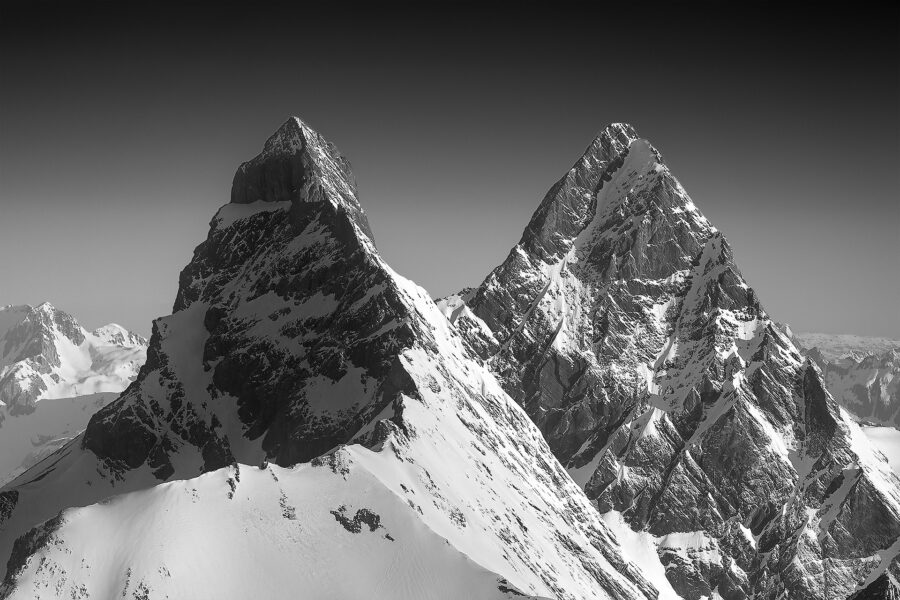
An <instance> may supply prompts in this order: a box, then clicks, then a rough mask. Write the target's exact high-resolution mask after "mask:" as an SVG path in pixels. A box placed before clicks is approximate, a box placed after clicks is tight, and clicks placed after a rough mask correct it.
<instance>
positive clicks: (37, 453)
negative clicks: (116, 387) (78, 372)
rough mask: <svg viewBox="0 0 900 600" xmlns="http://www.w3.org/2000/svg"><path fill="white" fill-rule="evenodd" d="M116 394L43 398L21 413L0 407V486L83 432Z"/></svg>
mask: <svg viewBox="0 0 900 600" xmlns="http://www.w3.org/2000/svg"><path fill="white" fill-rule="evenodd" d="M117 396H118V394H116V393H113V392H106V393H99V394H88V395H85V396H76V397H74V398H53V399H44V400H42V401H40V402H38V403H37V404H35V406H34V410H32V411H31V412H28V413H25V414H18V415H10V412H9V408H7V407H5V406H4V407H0V485H2V484H4V483H6V482H7V481H10V480H11V479H13V478H15V477H16V476H17V475H18V474H19V473H21V472H22V471H24V470H25V469H27V468H28V467H30V466H31V465H33V464H35V463H37V462H38V461H39V460H40V459H42V458H44V457H45V456H48V455H49V454H51V453H52V452H54V451H56V450H58V449H59V448H61V447H62V446H63V445H64V444H65V443H66V442H68V441H69V440H71V439H72V438H74V437H75V436H76V435H78V434H79V433H81V432H82V431H83V430H84V428H85V427H86V426H87V424H88V421H89V420H90V418H91V417H92V416H93V414H94V413H95V412H97V411H98V410H100V409H101V408H103V407H104V406H106V405H107V404H109V403H110V402H112V401H113V400H114V399H115V398H116V397H117Z"/></svg>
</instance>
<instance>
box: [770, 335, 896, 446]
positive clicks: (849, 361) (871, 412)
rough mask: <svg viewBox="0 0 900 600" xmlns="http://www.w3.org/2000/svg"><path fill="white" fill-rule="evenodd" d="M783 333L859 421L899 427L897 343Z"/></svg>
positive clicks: (860, 338) (836, 398) (845, 336)
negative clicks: (817, 368)
mask: <svg viewBox="0 0 900 600" xmlns="http://www.w3.org/2000/svg"><path fill="white" fill-rule="evenodd" d="M784 328H785V330H786V333H788V335H791V336H792V338H791V339H792V340H793V341H794V342H795V343H796V344H797V346H798V348H800V350H801V351H802V352H803V353H804V354H806V355H807V356H808V357H809V358H810V359H812V360H813V361H814V362H815V363H816V365H818V367H819V369H821V370H822V373H823V375H824V377H825V384H826V385H827V386H828V391H829V392H831V395H832V396H834V399H835V400H837V401H838V403H839V404H840V405H841V406H843V407H844V408H846V409H847V410H849V411H850V412H851V413H853V415H855V416H856V417H857V418H858V419H859V420H860V421H864V422H866V423H871V424H874V425H888V426H891V427H895V428H898V429H900V342H898V341H895V340H888V339H884V338H864V337H859V336H848V335H826V334H815V333H800V334H794V333H792V332H791V331H790V328H789V327H786V326H785V327H784Z"/></svg>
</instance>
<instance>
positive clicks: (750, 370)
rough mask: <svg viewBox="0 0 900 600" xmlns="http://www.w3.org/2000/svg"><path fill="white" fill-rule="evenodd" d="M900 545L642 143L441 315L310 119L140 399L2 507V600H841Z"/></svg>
mask: <svg viewBox="0 0 900 600" xmlns="http://www.w3.org/2000/svg"><path fill="white" fill-rule="evenodd" d="M634 540H638V542H635V541H634ZM898 540H900V480H898V478H897V476H896V475H894V474H893V472H892V471H890V469H889V468H888V466H887V464H886V462H885V461H884V459H883V457H882V456H881V455H880V454H878V453H876V452H874V451H873V450H872V449H871V447H870V446H869V444H868V442H867V440H866V439H865V437H864V436H863V435H862V434H861V432H860V430H859V428H858V426H857V425H856V424H855V423H854V422H853V421H852V419H850V418H849V416H848V414H847V413H846V411H844V410H843V409H841V408H840V407H839V406H838V405H837V404H836V403H835V401H834V399H833V398H832V397H831V395H830V394H829V393H828V392H827V391H826V389H825V387H824V385H823V381H822V375H821V373H820V371H819V369H818V367H816V365H815V364H813V363H812V362H810V361H809V360H806V359H804V358H803V357H802V356H801V355H800V353H799V352H798V351H797V349H796V347H795V346H794V345H793V343H792V342H791V340H790V339H789V338H788V337H787V336H786V335H785V334H784V333H783V332H782V331H781V330H780V329H779V328H778V327H776V326H775V325H774V323H773V322H772V321H771V320H770V319H769V317H768V315H767V314H766V313H765V311H764V309H763V308H762V306H761V304H760V301H759V299H758V298H757V297H756V294H755V293H754V292H753V290H752V289H751V288H750V287H749V286H748V285H747V283H746V282H745V281H744V279H743V277H742V276H741V274H740V272H739V270H738V269H737V267H736V265H735V262H734V257H733V255H732V251H731V248H730V247H729V246H728V243H727V242H726V241H725V239H724V237H723V236H722V235H721V233H719V232H718V231H717V230H716V229H715V228H714V227H713V226H712V225H711V224H710V223H709V222H708V221H707V220H706V219H705V218H704V217H703V216H702V215H701V214H700V212H699V211H698V210H697V208H696V207H695V206H694V204H693V203H692V202H691V200H690V198H689V197H688V196H687V194H686V193H685V192H684V190H683V189H682V187H681V186H680V184H679V183H678V182H677V181H676V180H675V178H674V177H673V176H672V175H671V174H670V173H669V170H668V168H667V167H666V166H665V164H664V162H663V160H662V158H661V156H660V154H659V152H658V151H657V150H656V149H655V148H654V147H653V146H652V145H651V144H649V143H648V142H647V141H646V140H643V139H642V138H640V137H639V136H638V135H637V134H636V132H635V131H634V129H633V128H631V127H630V126H628V125H611V126H610V127H608V128H606V129H605V130H604V131H603V132H601V134H600V135H599V136H598V137H597V138H596V139H595V140H594V141H593V142H592V144H591V145H590V146H589V147H588V149H587V151H586V152H585V154H584V155H583V156H582V158H581V159H579V161H578V162H577V163H576V164H575V166H574V167H573V168H572V169H571V170H570V171H569V172H568V173H567V174H566V175H565V176H564V177H563V178H562V179H561V180H560V181H559V182H558V183H557V184H556V185H554V186H553V188H551V190H550V192H548V194H547V196H546V197H545V198H544V200H543V202H541V204H540V205H539V207H538V209H537V211H536V213H535V214H534V216H533V218H532V219H531V221H530V223H529V224H528V226H527V228H526V230H525V232H524V234H523V236H522V238H521V240H520V242H519V243H518V244H517V245H516V246H515V247H514V248H513V250H512V251H511V252H510V254H509V257H508V258H507V260H506V261H504V263H503V264H502V265H500V266H499V267H497V268H496V269H495V270H494V271H493V272H492V273H491V274H490V275H489V276H488V277H487V278H486V279H485V281H484V282H483V283H482V284H481V285H480V286H479V287H477V288H473V289H469V290H466V291H465V292H464V293H461V294H459V295H457V296H453V297H450V298H446V299H443V300H440V301H438V302H434V301H433V300H432V299H431V298H429V297H428V295H427V294H426V293H425V291H424V290H422V289H421V288H419V287H418V286H416V285H415V284H413V283H412V282H410V281H408V280H406V279H405V278H403V277H402V276H400V275H398V274H397V273H395V272H394V271H393V270H392V269H391V268H390V267H389V266H388V265H387V264H386V263H385V262H384V261H383V259H382V258H381V257H380V255H379V254H378V252H377V249H376V247H375V243H374V236H373V233H372V231H371V228H370V227H369V224H368V221H367V219H366V217H365V213H364V212H363V210H362V208H361V206H360V203H359V200H358V196H357V189H356V184H355V182H354V180H353V176H352V173H351V171H350V167H349V163H348V162H347V161H346V159H344V158H343V157H342V156H341V155H340V153H339V152H338V151H337V149H336V148H335V147H334V146H333V145H332V144H330V143H329V142H328V141H327V140H325V139H324V138H323V137H322V136H321V135H319V134H318V133H316V132H315V131H313V130H312V129H311V128H310V127H309V126H307V125H306V124H305V123H303V122H302V121H300V120H299V119H296V118H291V119H289V120H288V121H287V122H286V123H285V124H284V125H282V127H281V128H280V129H279V130H278V131H277V132H276V133H275V134H274V135H273V136H272V137H271V138H270V139H269V140H268V141H267V142H266V144H265V146H264V148H263V151H262V153H261V154H259V155H258V156H257V157H255V158H254V159H252V160H251V161H249V162H247V163H244V164H243V165H241V166H240V168H239V169H238V171H237V173H236V175H235V178H234V182H233V187H232V193H231V202H229V203H228V204H226V205H225V206H223V207H222V208H221V209H220V210H219V211H218V212H217V213H216V215H215V217H214V218H213V220H212V222H211V223H210V230H209V234H208V236H207V239H206V240H205V241H204V242H203V243H201V244H200V245H199V246H198V247H197V248H196V250H195V252H194V255H193V258H192V260H191V261H190V263H189V264H188V265H187V267H185V269H184V270H183V271H182V273H181V276H180V279H179V290H178V294H177V297H176V300H175V304H174V307H173V313H172V315H170V316H167V317H163V318H161V319H158V320H157V321H156V322H155V323H154V326H153V335H152V337H151V340H150V342H149V348H148V351H147V362H146V364H145V365H144V366H143V368H142V369H141V371H140V373H139V375H138V377H137V379H136V381H135V382H134V383H133V384H132V385H130V387H129V388H128V389H127V390H126V391H125V392H124V393H123V394H122V395H121V396H120V397H119V398H118V399H117V400H115V401H114V402H112V403H110V404H109V405H107V406H105V407H104V408H102V409H101V410H99V411H98V412H97V413H96V414H95V415H94V416H93V417H92V418H91V420H90V423H89V424H88V426H87V428H86V430H85V431H84V433H83V434H82V435H80V436H78V437H76V438H75V439H73V440H72V441H71V442H69V443H67V444H66V445H64V446H63V447H62V448H60V449H59V450H57V451H56V452H55V453H53V454H52V455H51V456H49V457H47V458H45V459H43V460H42V461H40V462H38V463H37V464H35V465H34V466H32V467H30V468H29V469H28V470H27V471H25V472H24V473H22V474H21V475H19V476H18V477H17V478H16V479H15V480H13V481H11V482H10V483H9V484H7V485H6V486H5V487H4V488H3V489H2V491H0V555H2V556H5V557H9V560H8V563H7V564H6V572H5V578H4V580H3V584H2V588H0V595H2V596H3V597H11V598H33V597H38V598H43V597H67V598H69V597H71V598H91V597H101V598H106V597H119V596H125V597H138V598H166V597H171V598H176V597H191V598H206V597H208V598H245V597H266V598H295V597H297V595H298V594H306V595H307V597H313V598H319V597H334V598H364V597H365V598H384V599H398V598H399V599H402V598H409V599H413V598H416V599H418V598H447V599H450V598H484V599H488V598H490V599H495V598H496V599H500V598H507V599H509V598H514V597H523V596H525V597H531V598H556V599H560V600H561V599H581V598H584V599H588V598H610V599H652V598H662V599H674V598H684V599H690V600H699V599H700V598H713V597H720V598H726V599H728V600H732V599H734V600H737V599H750V598H753V599H760V600H763V599H765V600H769V599H771V600H775V599H779V598H785V597H788V598H796V599H803V600H805V599H820V598H826V599H829V600H831V599H842V600H843V599H845V598H849V597H851V596H853V595H856V597H866V594H868V595H871V594H878V593H881V592H880V591H881V590H883V589H884V590H888V591H889V592H891V590H894V589H895V588H896V578H897V577H898V576H900V567H898V560H897V555H898V553H900V541H898Z"/></svg>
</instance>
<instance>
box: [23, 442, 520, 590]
mask: <svg viewBox="0 0 900 600" xmlns="http://www.w3.org/2000/svg"><path fill="white" fill-rule="evenodd" d="M354 448H355V447H354ZM358 451H359V450H356V449H350V450H347V451H346V452H345V456H346V458H347V459H348V460H349V461H350V464H353V463H354V462H355V461H353V459H352V455H353V453H354V452H358ZM348 469H349V470H348V471H347V472H346V473H341V472H334V471H332V470H330V469H328V468H315V467H312V466H310V465H301V466H298V467H295V468H293V469H282V468H280V467H277V466H275V465H268V466H266V467H257V466H247V465H239V466H237V465H236V466H235V467H230V468H224V469H220V470H218V471H214V472H212V473H208V474H205V475H202V476H200V477H198V478H195V479H190V480H181V481H175V482H172V483H165V484H161V485H158V486H155V487H152V488H150V489H148V490H144V491H141V492H135V493H132V494H126V495H123V496H116V497H114V498H112V499H111V500H110V501H109V502H104V503H102V504H95V505H92V506H89V507H86V508H79V509H72V510H69V511H66V512H65V513H64V515H63V517H62V518H61V519H59V520H56V521H54V522H51V523H48V524H47V525H46V526H45V527H44V528H43V529H41V530H40V531H39V532H35V533H34V534H33V536H34V537H33V539H34V541H35V542H38V543H42V544H43V545H42V547H41V549H40V550H39V552H38V554H37V555H35V556H33V557H32V559H31V563H32V564H31V567H32V568H26V570H25V571H24V572H23V573H22V574H21V575H20V576H19V578H18V580H17V588H16V591H15V593H14V594H13V597H20V596H21V597H27V598H32V597H35V596H36V597H66V598H69V597H74V598H117V597H128V598H132V597H138V598H192V599H197V600H200V599H206V598H208V599H214V598H216V599H217V598H266V599H272V600H277V599H281V598H283V599H289V598H290V599H293V598H317V599H319V598H321V599H328V598H334V599H335V600H338V599H345V598H372V599H384V600H402V599H409V600H419V599H438V598H446V599H448V600H449V599H454V600H456V599H459V598H472V599H485V600H487V599H500V598H512V597H514V596H515V597H517V598H521V596H519V595H518V594H514V592H513V591H512V590H511V589H510V590H508V591H503V588H504V587H507V586H504V584H503V582H502V580H500V579H499V578H498V576H497V575H496V574H495V573H491V572H490V571H488V570H486V569H485V568H484V567H482V566H480V565H478V564H477V563H476V562H475V561H473V560H471V559H469V558H468V557H466V556H465V555H464V554H462V553H460V552H459V551H458V550H456V549H455V548H454V547H453V546H451V545H449V544H447V543H446V542H445V541H444V540H443V539H442V538H440V537H439V536H438V535H437V534H436V533H435V532H434V531H432V530H431V529H430V528H429V527H428V526H426V525H425V524H424V523H423V522H422V521H421V520H420V519H419V518H417V515H415V513H413V512H412V511H410V509H409V506H408V505H407V503H406V501H405V499H404V498H403V497H402V496H401V495H397V494H395V493H394V492H393V491H391V490H390V489H389V488H387V487H385V486H384V485H383V484H382V482H381V481H380V480H379V478H378V477H377V476H376V475H375V474H373V473H371V472H369V471H367V470H366V469H365V468H359V467H355V466H354V467H352V468H349V464H348ZM351 488H355V489H356V490H359V491H362V490H365V492H366V494H365V495H364V496H356V497H352V498H348V494H347V490H348V489H351ZM410 493H412V492H410ZM98 540H102V541H103V542H102V543H98ZM321 540H330V542H331V543H321ZM123 567H124V568H123ZM263 575H264V576H263ZM73 581H74V582H76V583H75V584H74V585H73V583H72V582H73Z"/></svg>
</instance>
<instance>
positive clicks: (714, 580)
mask: <svg viewBox="0 0 900 600" xmlns="http://www.w3.org/2000/svg"><path fill="white" fill-rule="evenodd" d="M439 304H440V305H441V306H442V308H443V311H444V313H445V314H447V315H448V316H449V318H450V320H451V322H452V323H453V324H454V326H455V327H456V328H457V330H458V331H460V332H461V333H462V334H463V335H464V336H465V338H466V340H467V343H468V344H469V346H470V347H471V348H472V349H473V351H475V352H477V353H478V354H479V355H480V356H481V357H482V359H483V360H484V361H485V362H486V364H487V365H489V367H490V368H491V369H492V370H493V371H494V372H495V373H496V374H497V375H498V377H499V379H500V381H501V383H502V385H503V387H504V389H505V390H506V391H507V392H508V393H509V394H510V395H511V396H512V397H513V398H514V399H515V400H516V401H518V402H519V403H520V404H521V405H522V406H523V407H524V408H525V409H526V411H527V412H528V414H529V416H531V418H532V419H533V420H534V421H535V423H536V424H537V425H538V427H539V428H540V429H541V431H542V432H543V433H544V435H545V437H546V439H547V441H548V442H549V444H550V447H551V448H552V449H553V451H554V453H555V454H556V456H557V457H558V458H559V459H560V460H561V461H562V462H563V464H564V465H565V466H566V467H567V468H568V469H569V472H570V473H571V474H572V476H573V478H574V479H575V480H576V481H577V482H578V483H580V484H581V485H583V486H584V489H585V491H586V492H587V494H588V496H589V497H590V498H592V499H593V500H594V502H595V503H596V506H597V507H598V508H599V510H600V511H601V512H607V511H618V512H621V513H623V515H624V517H625V519H626V520H627V521H628V522H629V523H630V524H631V526H632V527H633V528H634V529H636V530H643V531H646V532H647V533H648V534H650V535H653V536H655V538H656V539H657V540H660V542H659V543H658V552H659V556H660V559H661V560H662V562H663V563H664V564H665V566H666V575H667V577H668V579H669V580H670V581H671V583H672V585H673V586H675V588H676V589H677V590H678V592H679V593H680V594H682V595H683V596H684V597H685V598H700V597H703V596H710V595H712V594H713V593H718V594H719V595H720V596H722V597H724V598H729V599H730V598H748V597H753V598H778V597H783V595H785V594H786V595H787V596H788V597H791V598H798V599H804V598H809V599H813V598H817V599H818V598H846V597H847V596H849V595H850V594H852V593H854V591H856V589H857V588H858V587H859V586H860V585H862V584H863V583H864V582H865V581H866V580H867V578H869V577H870V576H872V575H873V573H874V574H875V575H876V576H877V574H878V573H880V572H884V571H885V570H886V569H887V567H888V565H889V564H890V563H891V561H893V560H895V557H896V555H897V551H898V549H900V544H897V543H896V542H897V540H898V538H900V481H898V480H897V478H896V476H895V475H894V474H893V473H892V472H891V471H890V470H889V469H888V468H887V465H886V464H885V463H884V461H883V459H882V458H881V457H880V455H875V454H873V453H872V451H871V448H870V447H869V445H868V443H867V441H866V440H865V438H864V437H863V436H862V434H861V432H860V430H859V428H858V427H857V426H856V424H855V423H853V422H852V420H851V419H850V418H849V416H848V415H847V414H846V413H845V412H843V411H842V410H841V409H840V408H839V407H838V406H837V404H836V403H835V402H834V400H833V398H832V397H831V396H830V395H829V394H828V392H827V391H825V388H824V386H823V382H822V377H821V373H820V372H819V370H818V368H817V367H816V366H815V365H814V364H813V363H812V362H810V361H808V360H804V358H803V357H802V356H801V355H800V353H799V352H798V350H797V348H796V347H795V346H794V345H793V344H792V343H791V341H790V339H788V337H787V336H785V335H784V333H783V332H782V331H781V330H780V329H779V327H777V326H776V325H775V324H774V323H773V322H772V321H771V320H770V319H769V317H768V315H767V314H766V313H765V311H764V310H763V308H762V307H761V305H760V303H759V301H758V299H757V297H756V294H755V293H754V291H753V290H752V288H750V287H749V286H748V285H747V283H746V282H745V281H744V279H743V277H742V276H741V273H740V271H739V270H738V268H737V266H736V265H735V262H734V258H733V255H732V251H731V248H730V247H729V245H728V243H727V242H726V240H725V239H724V237H723V236H722V235H721V233H719V232H718V231H717V230H715V229H714V228H713V227H712V226H711V225H710V224H709V222H708V221H707V220H706V219H705V218H704V217H703V216H702V215H701V214H700V212H699V211H698V210H697V208H696V207H695V206H694V204H693V202H692V201H691V200H690V198H689V197H688V195H687V194H686V193H685V191H684V189H683V188H682V187H681V185H680V184H679V183H678V181H677V180H676V179H675V178H674V177H673V176H672V175H671V173H670V172H669V169H668V168H667V167H666V166H665V164H664V163H663V161H662V159H661V157H660V155H659V153H658V152H657V151H656V150H655V149H654V148H653V147H652V146H651V145H650V144H649V143H648V142H646V141H645V140H643V139H641V138H639V137H638V136H637V134H636V133H635V131H634V129H633V128H631V127H630V126H628V125H618V124H617V125H612V126H610V127H608V128H607V129H606V130H605V131H604V132H603V133H602V134H601V135H600V136H599V137H598V138H597V139H596V140H594V142H593V143H592V144H591V145H590V146H589V147H588V149H587V151H586V152H585V154H584V156H582V158H581V159H580V160H579V161H578V162H577V163H576V164H575V166H574V167H573V168H572V169H571V170H570V171H569V172H568V173H567V174H566V175H565V176H564V177H563V178H562V179H561V180H560V181H559V182H557V184H556V185H554V186H553V187H552V188H551V190H550V191H549V192H548V194H547V196H546V197H545V198H544V200H543V202H542V203H541V205H540V206H539V208H538V209H537V211H536V212H535V214H534V216H533V218H532V219H531V222H530V223H529V225H528V227H527V228H526V230H525V233H524V234H523V236H522V239H521V240H520V242H519V244H518V245H516V246H515V247H514V248H513V249H512V251H511V252H510V254H509V256H508V258H507V259H506V261H505V262H504V263H503V264H501V265H500V266H499V267H497V268H496V269H495V270H494V271H493V272H492V273H491V274H490V275H489V276H488V277H487V279H485V281H484V282H483V283H482V285H481V286H479V287H478V288H477V289H475V290H474V291H468V292H466V293H465V294H463V295H460V296H457V297H453V298H449V299H446V300H444V301H441V302H439ZM675 534H693V535H694V536H695V537H694V538H684V539H692V540H694V541H696V540H698V539H702V540H703V541H702V543H700V542H697V543H694V542H691V544H693V545H691V544H688V545H682V546H680V547H676V546H675V545H673V543H672V542H671V536H673V535H675ZM667 539H668V540H670V541H669V542H666V541H665V540H667ZM682 541H684V540H682ZM684 544H687V542H684ZM711 556H715V557H716V558H715V560H711V558H710V557H711Z"/></svg>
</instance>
